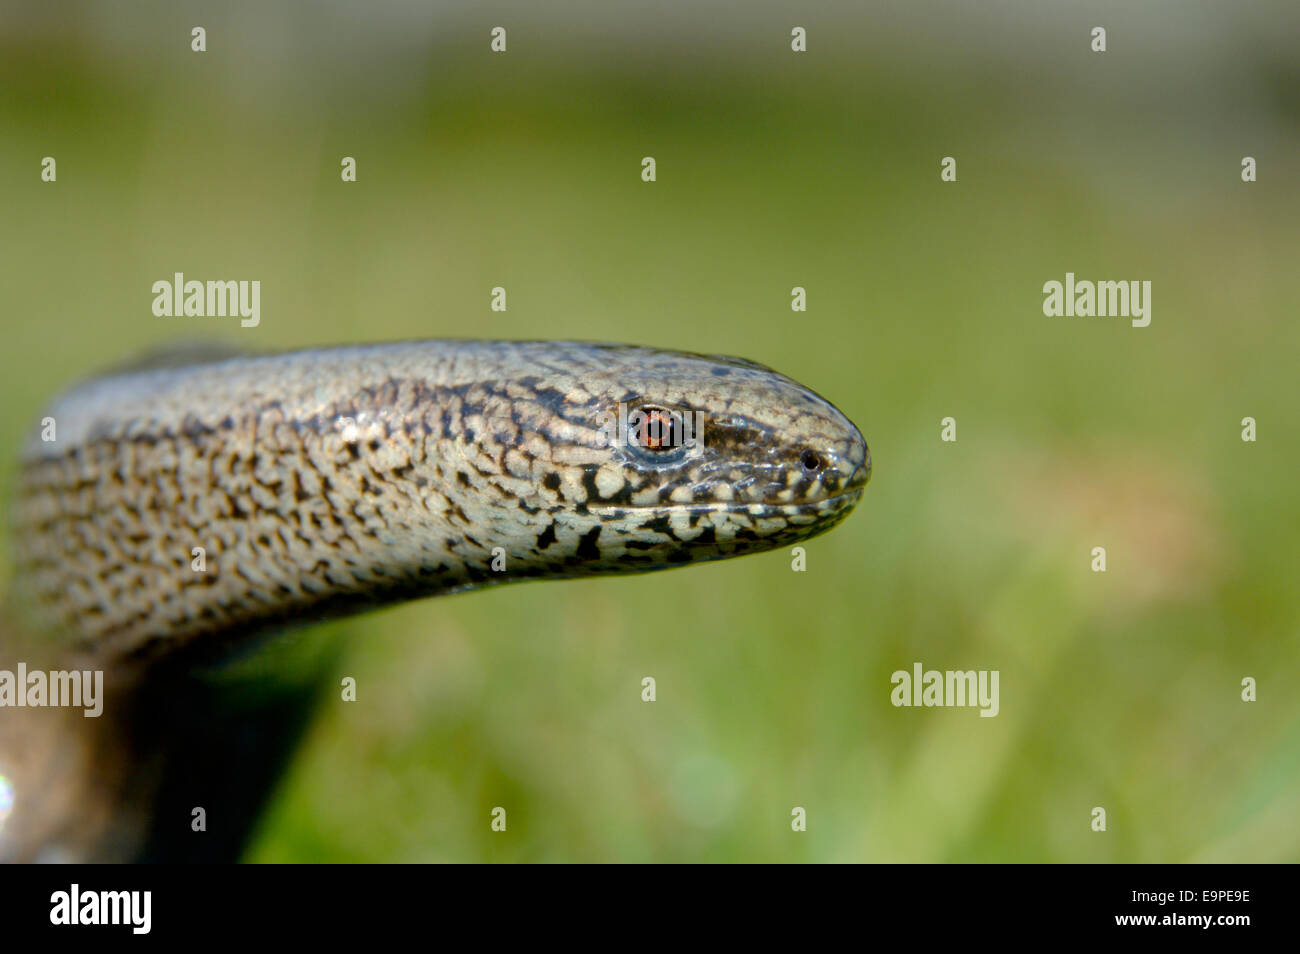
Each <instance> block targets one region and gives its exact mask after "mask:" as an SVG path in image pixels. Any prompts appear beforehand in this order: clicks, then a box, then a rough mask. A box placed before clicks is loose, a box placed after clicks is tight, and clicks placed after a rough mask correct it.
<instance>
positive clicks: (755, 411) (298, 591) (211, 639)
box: [0, 341, 870, 857]
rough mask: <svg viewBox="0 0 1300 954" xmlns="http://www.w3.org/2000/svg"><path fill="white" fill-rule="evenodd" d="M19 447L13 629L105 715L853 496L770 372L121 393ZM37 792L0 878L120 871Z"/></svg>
mask: <svg viewBox="0 0 1300 954" xmlns="http://www.w3.org/2000/svg"><path fill="white" fill-rule="evenodd" d="M50 421H52V422H53V428H52V429H51V428H50V427H49V426H48V423H49V422H50ZM629 422H630V423H629ZM46 425H47V426H43V427H42V428H41V430H40V432H38V433H36V434H34V436H33V437H32V438H31V440H30V441H29V442H28V443H27V445H26V446H25V447H24V449H23V452H22V456H21V466H20V473H19V478H18V483H17V491H16V495H15V509H14V513H13V520H12V524H13V531H14V539H15V556H14V565H15V571H16V572H15V580H14V583H13V585H12V587H11V590H12V595H13V599H12V600H11V603H13V608H12V613H13V617H14V618H15V619H16V620H18V621H19V622H20V624H21V628H22V629H23V630H24V631H25V632H27V633H29V634H32V635H33V636H34V637H35V645H37V646H39V647H42V648H43V649H44V650H47V651H48V652H49V655H50V658H54V659H58V660H62V661H63V663H64V664H65V665H67V666H68V667H69V668H73V667H76V668H88V667H95V668H100V669H103V670H104V671H105V673H106V678H108V679H109V681H110V682H111V683H113V684H114V685H118V686H121V687H122V688H121V689H120V690H119V691H120V692H121V693H122V697H123V698H128V697H129V696H130V694H132V693H138V692H139V687H140V686H142V685H148V684H149V683H150V681H151V680H154V681H156V680H157V679H158V676H157V673H158V672H160V671H169V672H175V671H177V669H176V666H177V662H176V661H177V660H190V659H194V660H200V659H211V658H220V657H221V656H223V655H224V654H226V653H228V652H229V651H230V650H232V649H234V648H237V647H239V646H241V645H246V644H247V643H248V642H249V641H250V639H251V638H252V637H253V636H254V635H255V634H257V633H260V632H264V631H266V630H267V629H269V628H275V627H278V626H282V625H283V624H286V623H293V622H300V621H304V620H311V619H317V618H321V617H324V616H331V615H338V614H340V613H348V612H355V611H357V610H360V609H364V608H366V607H369V606H374V605H378V604H383V603H389V602H393V601H396V600H401V599H408V598H413V597H419V596H428V595H436V594H442V593H448V592H454V591H459V590H463V589H467V588H473V587H477V586H482V585H488V584H492V583H500V582H510V581H516V580H526V579H539V578H568V577H579V576H590V575H598V574H613V573H639V572H646V571H649V570H657V569H663V568H668V567H673V566H680V565H683V564H688V563H693V562H699V561H703V560H713V559H720V558H725V557H730V556H736V555H740V554H744V553H749V552H756V551H760V550H767V549H772V548H776V547H783V546H788V545H790V544H792V543H795V542H798V541H800V540H803V539H806V538H808V537H811V536H813V535H815V534H817V533H820V532H822V531H824V530H826V529H828V528H829V527H831V526H833V525H834V524H835V523H837V522H838V521H840V520H841V519H843V518H844V517H845V516H846V515H847V514H848V512H849V511H850V510H851V509H852V508H853V506H854V505H855V504H856V503H857V501H858V500H859V498H860V497H861V494H862V490H863V487H864V486H865V484H866V482H867V479H868V477H869V475H870V457H869V454H868V451H867V446H866V443H865V442H864V440H863V439H862V436H861V434H860V433H859V432H858V430H857V428H856V427H854V425H853V424H852V423H851V422H850V421H849V420H848V419H847V418H846V417H845V416H844V415H843V414H841V413H840V412H839V411H838V410H837V409H836V408H835V407H834V406H832V405H831V404H830V403H828V402H827V401H825V400H824V399H823V398H821V397H819V396H818V395H817V394H815V393H813V392H812V391H810V390H808V389H807V388H805V387H803V386H802V385H800V384H798V383H796V382H795V381H793V380H791V379H789V378H787V377H785V376H783V375H781V374H778V373H776V372H775V371H772V370H771V369H769V368H766V367H763V366H761V365H756V364H753V363H751V362H748V361H742V360H739V359H734V358H726V357H717V356H700V355H694V354H688V353H684V352H675V351H664V350H657V349H651V348H641V347H630V346H622V345H601V344H590V343H578V342H473V341H426V342H409V343H400V344H388V345H375V346H367V347H350V348H339V349H325V350H312V351H300V352H294V353H288V354H280V355H266V356H258V357H236V358H227V359H223V360H217V361H207V362H200V363H193V364H188V365H185V366H183V367H156V368H152V369H146V370H137V371H129V372H124V373H121V374H115V375H110V376H107V377H103V378H99V379H96V380H94V381H91V382H88V383H86V384H84V385H82V386H80V387H78V388H76V389H74V390H72V391H70V392H68V393H67V394H65V395H64V396H63V397H61V398H59V399H58V400H56V402H55V403H54V404H53V406H52V407H51V409H50V410H49V412H48V414H47V415H46ZM51 437H52V439H49V438H51ZM12 625H13V624H11V626H12ZM23 645H32V643H24V644H23ZM183 665H185V666H188V665H189V663H188V662H185V663H183ZM168 667H171V668H170V669H169V668H168ZM168 704H169V705H171V704H175V705H184V702H183V700H171V701H169V703H168ZM8 715H9V713H6V712H5V711H4V710H0V719H6V718H7V716H8ZM51 719H53V717H51ZM51 724H53V723H51ZM59 724H60V726H66V724H67V720H63V721H62V722H61V723H59ZM62 731H63V729H62V728H60V729H59V730H58V732H62ZM58 732H55V731H54V730H50V739H51V740H54V741H51V742H50V745H51V746H57V739H58V738H59V734H58ZM9 735H10V736H11V737H12V736H13V732H10V733H9ZM34 737H35V736H31V735H29V736H28V737H27V738H28V744H30V740H31V738H34ZM3 738H4V734H3V733H2V732H0V741H2V740H3ZM12 748H13V747H12V746H11V750H10V752H9V753H8V755H9V762H10V763H11V764H10V765H9V775H8V776H7V777H8V778H10V779H11V780H12V779H15V778H17V779H20V780H22V779H23V776H24V771H23V770H22V768H21V765H20V763H22V764H27V763H31V762H33V759H31V758H30V757H29V758H27V759H26V760H25V761H24V759H23V758H21V757H20V756H19V755H15V754H14V753H13V751H12ZM138 748H139V747H138V746H136V749H138ZM5 759H6V750H5V749H4V748H2V747H0V776H3V775H4V773H5V770H6V763H5ZM129 760H130V757H127V761H129ZM35 761H37V762H39V761H41V760H35ZM46 761H48V760H46ZM15 766H17V767H15ZM41 770H42V771H45V772H47V773H48V772H50V771H56V770H57V766H55V767H54V768H51V766H50V765H48V764H46V765H44V766H43V768H42V769H41ZM32 771H35V770H32V769H30V766H29V768H28V770H27V774H28V775H30V774H31V772H32ZM70 771H71V770H70ZM74 774H75V773H74ZM118 775H119V776H120V775H121V773H118ZM11 784H14V783H13V782H12V781H11ZM39 784H40V783H39V782H32V781H31V780H25V781H23V784H22V785H18V786H17V787H16V788H15V790H14V793H13V797H14V802H15V808H14V812H13V813H12V815H11V816H10V817H9V819H8V820H7V821H5V822H2V823H0V857H3V856H4V855H5V852H6V849H7V852H8V855H9V856H10V857H33V856H39V853H40V852H41V851H48V850H49V848H50V845H51V844H56V845H57V844H60V841H59V839H60V837H63V838H64V841H65V842H67V844H66V845H65V846H64V848H63V850H64V852H65V854H67V855H69V856H74V857H82V856H88V857H103V856H129V855H130V854H131V851H130V850H129V849H123V848H122V845H121V844H120V842H122V841H123V838H122V837H120V833H119V837H116V838H114V837H113V836H112V834H111V833H112V829H113V824H114V822H113V819H112V814H113V810H109V809H106V810H105V812H104V813H105V815H106V817H107V820H106V821H105V822H104V823H103V825H102V826H101V831H100V832H99V834H97V835H96V836H95V837H94V838H89V839H87V838H84V837H80V838H71V839H69V838H68V837H66V836H60V834H59V833H60V832H61V831H64V830H65V829H66V819H64V820H62V821H60V819H59V818H58V817H57V815H58V813H53V814H54V815H55V816H56V817H55V818H53V819H50V818H45V817H43V815H48V814H50V813H49V812H46V813H41V812H36V811H34V810H31V809H29V810H28V811H27V813H26V814H24V812H23V811H21V810H20V809H21V808H22V807H23V799H24V798H26V799H27V800H29V801H30V800H31V799H32V798H33V795H32V790H33V788H32V787H33V785H39ZM86 784H90V787H91V788H94V787H96V783H93V782H92V783H84V782H83V788H84V787H85V785H86ZM124 785H125V786H126V787H128V788H129V787H130V784H129V779H128V780H126V781H124V780H123V778H122V777H115V778H114V779H113V780H111V782H104V783H102V784H100V785H99V787H100V788H102V789H105V790H107V789H109V788H113V787H114V786H116V789H114V791H115V793H116V794H115V795H114V797H113V798H106V799H105V801H106V802H107V803H110V804H112V803H113V802H114V798H116V799H118V800H120V799H122V798H125V797H126V796H124V795H121V794H120V792H117V789H121V788H122V787H123V786H124ZM24 786H25V789H24ZM177 823H178V824H183V820H178V822H177ZM60 824H63V826H64V827H63V828H60V827H59V825H60ZM16 829H20V830H16ZM47 829H48V830H47ZM105 832H108V833H109V834H107V835H106V834H105ZM105 839H107V842H112V843H113V844H114V847H113V849H112V850H109V849H106V848H104V847H103V846H104V844H106V843H107V842H106V840H105ZM126 840H127V841H129V840H130V839H126Z"/></svg>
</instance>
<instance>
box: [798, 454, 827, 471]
mask: <svg viewBox="0 0 1300 954" xmlns="http://www.w3.org/2000/svg"><path fill="white" fill-rule="evenodd" d="M799 463H801V464H803V469H804V470H806V471H808V472H809V473H810V474H811V473H813V472H814V471H818V470H821V469H822V463H823V461H822V458H821V455H820V454H818V453H817V452H816V451H810V450H806V451H804V452H803V453H802V454H800V455H799Z"/></svg>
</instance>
